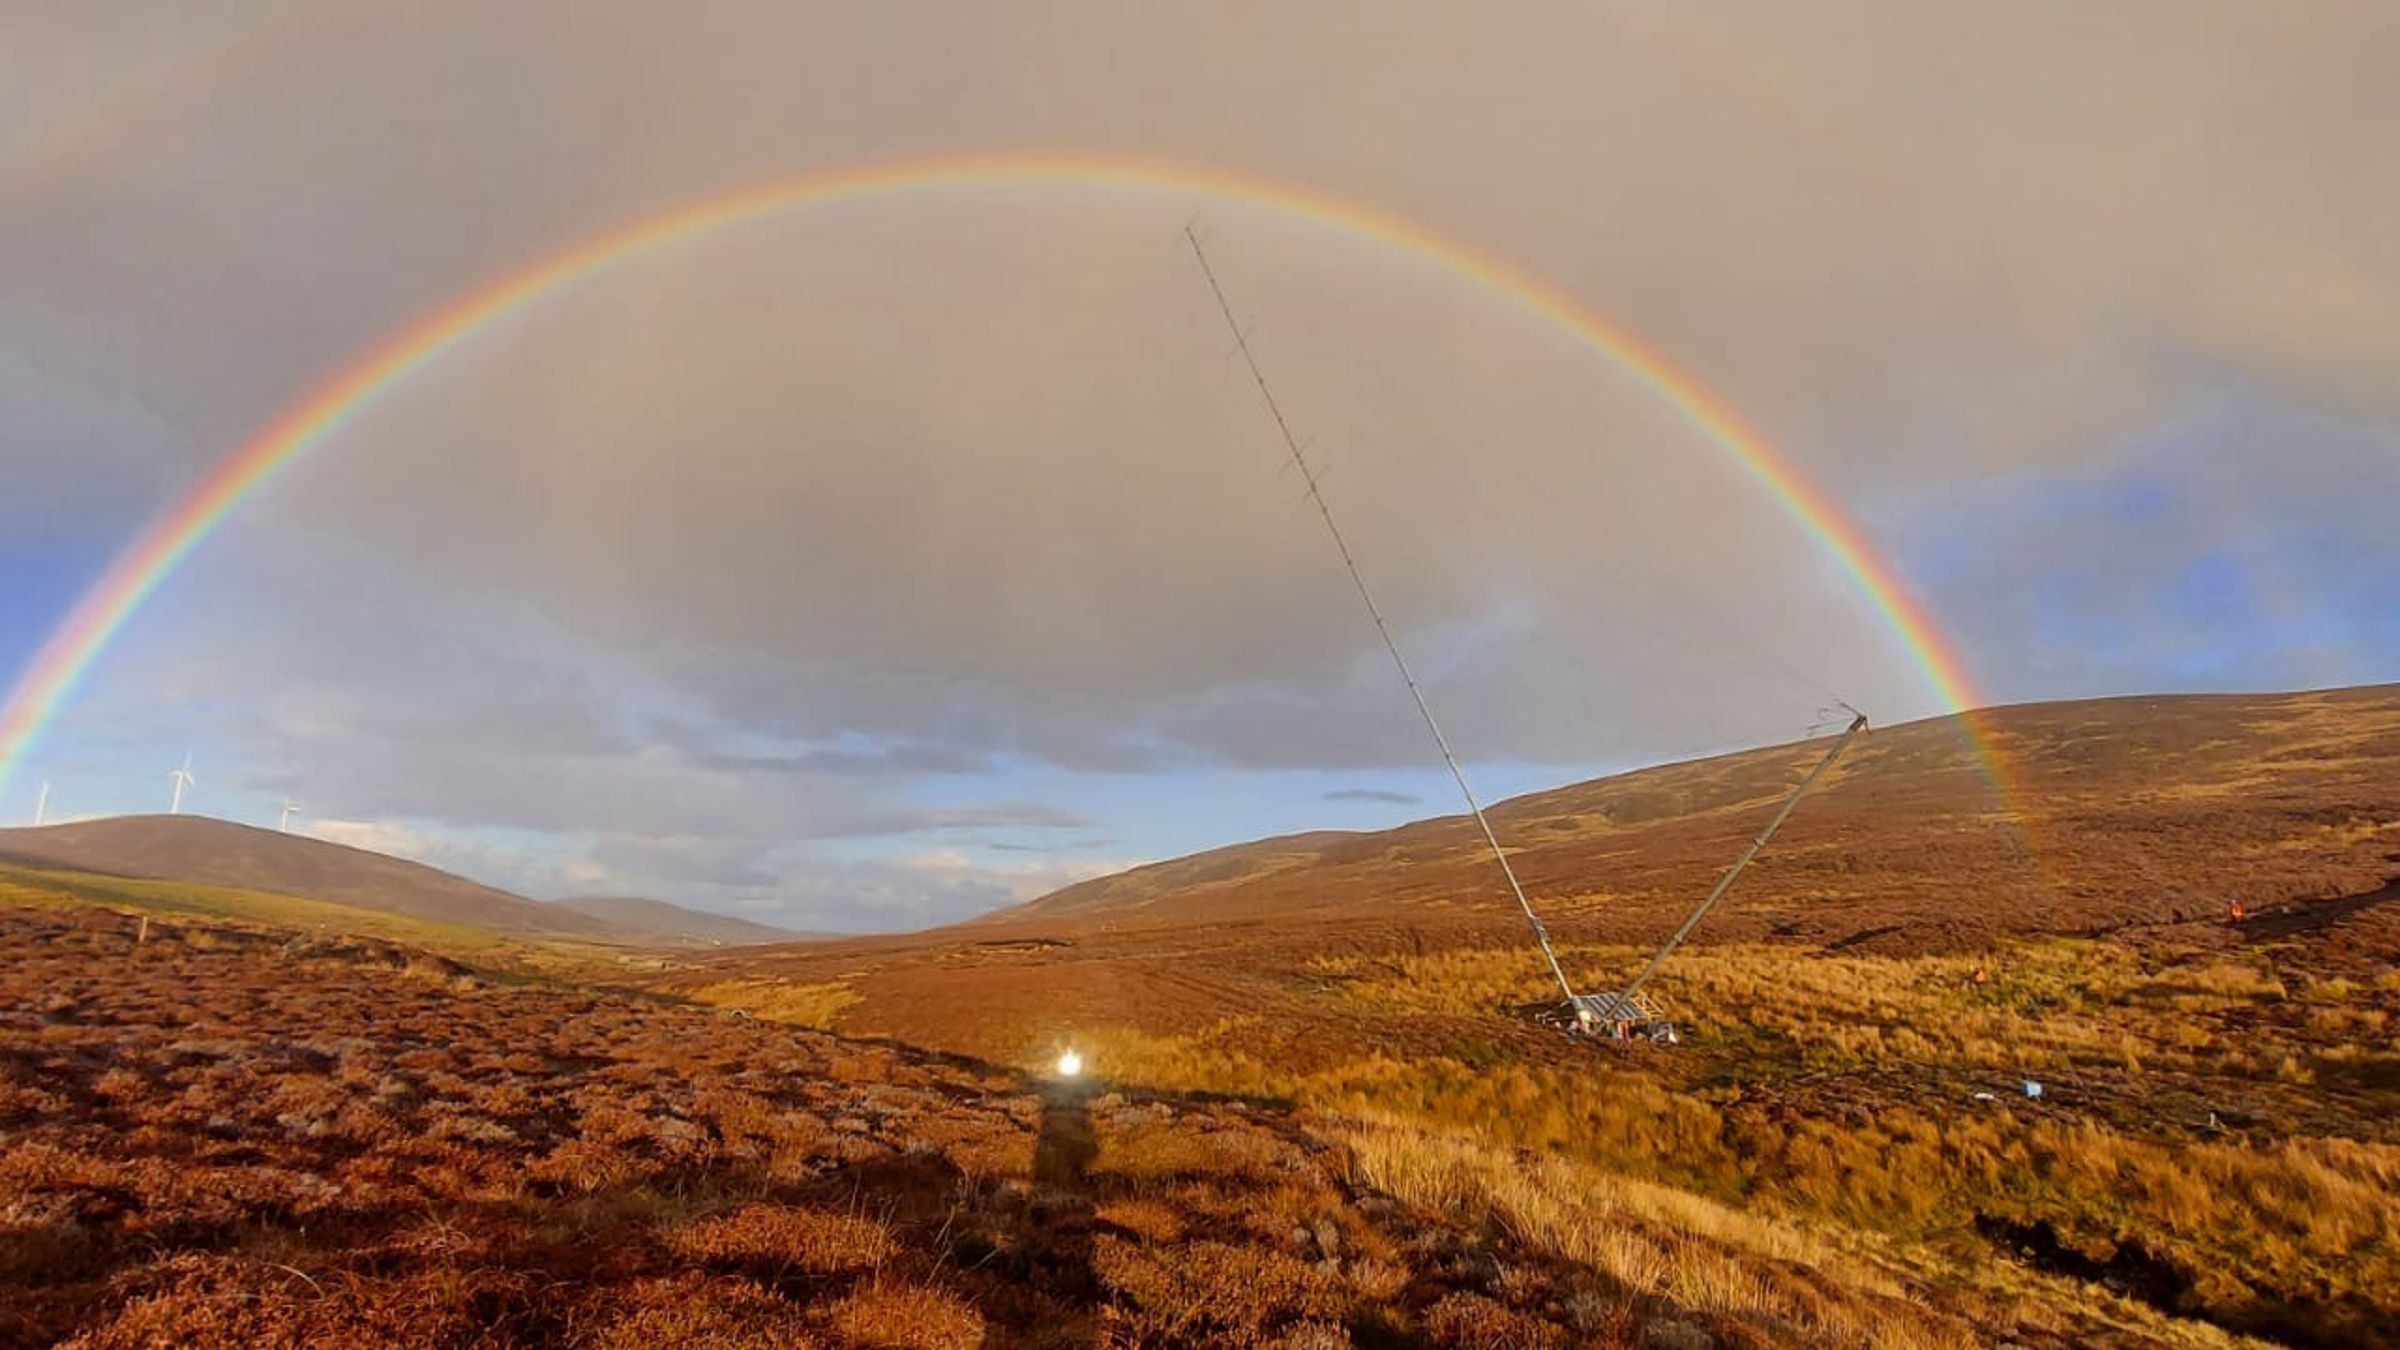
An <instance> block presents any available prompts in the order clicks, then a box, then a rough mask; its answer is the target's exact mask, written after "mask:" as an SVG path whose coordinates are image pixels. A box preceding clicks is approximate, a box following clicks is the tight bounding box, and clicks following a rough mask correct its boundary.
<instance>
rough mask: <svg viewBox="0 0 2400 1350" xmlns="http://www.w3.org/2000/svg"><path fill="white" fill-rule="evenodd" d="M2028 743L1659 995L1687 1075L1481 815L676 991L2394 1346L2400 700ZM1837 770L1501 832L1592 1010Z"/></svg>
mask: <svg viewBox="0 0 2400 1350" xmlns="http://www.w3.org/2000/svg"><path fill="white" fill-rule="evenodd" d="M1989 734H1990V736H1991V737H1992V738H1993V742H1994V743H1995V744H1996V745H1997V746H1999V747H2000V748H2001V749H2002V750H2003V752H2004V753H2005V755H2006V757H2007V759H2008V762H2009V766H2010V774H2009V776H2010V780H2011V783H2012V786H2013V788H2014V790H2015V792H2016V794H2017V802H2018V803H2019V804H2020V805H2024V806H2027V807H2029V808H2030V811H2029V813H2028V814H2026V815H2025V816H2023V817H2018V816H2013V815H2011V814H2010V813H2009V812H2007V811H2004V810H2002V809H2001V807H2000V806H1999V804H1998V802H1997V800H1996V799H1995V798H1994V796H1993V788H1992V784H1991V781H1990V778H1989V777H1988V775H1986V774H1985V773H1984V772H1983V771H1982V770H1981V769H1980V767H1979V766H1978V764H1977V762H1976V760H1975V759H1974V758H1973V756H1972V755H1971V753H1970V751H1969V750H1968V749H1967V748H1966V747H1964V746H1963V745H1962V744H1961V743H1960V742H1959V741H1958V740H1957V736H1956V729H1955V728H1954V727H1953V726H1951V725H1949V724H1946V723H1929V724H1920V725H1917V726H1911V727H1903V728H1897V729H1893V730H1887V731H1882V732H1878V733H1877V734H1876V736H1875V738H1874V739H1873V740H1872V741H1870V742H1869V743H1868V744H1867V745H1866V746H1865V747H1864V748H1862V750H1861V751H1860V752H1859V753H1858V754H1857V755H1856V756H1855V757H1854V758H1852V759H1850V760H1848V761H1846V762H1845V765H1844V767H1843V769H1842V770H1841V771H1840V772H1839V774H1838V776H1837V777H1836V779H1835V781H1834V782H1833V783H1832V784H1831V785H1830V786H1829V788H1828V789H1827V791H1826V792H1825V794H1824V795H1823V796H1822V797H1818V798H1812V799H1811V800H1810V801H1809V802H1808V803H1807V804H1806V805H1805V806H1804V808H1803V809H1802V811H1801V812H1800V813H1799V814H1798V815H1796V816H1795V817H1794V818H1793V822H1792V824H1791V826H1790V827H1789V829H1788V830H1787V832H1786V833H1785V834H1784V835H1783V836H1779V837H1778V839H1777V841H1776V845H1775V848H1774V849H1773V850H1772V851H1771V852H1770V854H1769V855H1767V857H1766V858H1765V859H1764V861H1763V862H1762V865H1761V866H1760V868H1759V869H1758V870H1757V871H1756V872H1755V873H1754V874H1753V875H1752V876H1749V877H1746V878H1745V879H1744V883H1743V887H1742V889H1741V890H1740V891H1738V892H1737V893H1736V895H1735V896H1734V898H1733V899H1732V900H1730V901H1729V902H1728V903H1727V905H1726V906H1725V907H1724V909H1723V911H1721V913H1720V914H1719V915H1718V916H1716V917H1714V918H1712V920H1711V922H1710V924H1709V926H1708V927H1706V928H1704V929H1703V930H1702V934H1701V938H1700V941H1699V943H1698V945H1696V946H1695V947H1693V948H1692V949H1689V950H1688V951H1687V952H1686V953H1685V954H1684V955H1682V956H1680V957H1679V958H1678V959H1677V960H1676V961H1675V962H1674V963H1672V964H1670V965H1669V967H1668V968H1667V970H1666V972H1665V973H1664V974H1663V975H1662V976H1661V978H1660V980H1659V981H1658V983H1657V984H1656V985H1654V986H1653V988H1654V990H1655V992H1656V993H1657V994H1658V995H1659V996H1660V997H1661V999H1662V1000H1663V1002H1664V1003H1665V1004H1666V1006H1667V1008H1668V1010H1669V1012H1670V1014H1671V1015H1673V1016H1674V1017H1676V1018H1677V1019H1678V1020H1679V1021H1681V1022H1682V1023H1683V1024H1684V1025H1685V1026H1686V1028H1687V1029H1688V1031H1689V1036H1688V1038H1687V1040H1686V1043H1685V1044H1684V1045H1683V1046H1681V1047H1680V1048H1677V1049H1675V1050H1671V1051H1670V1050H1665V1049H1650V1048H1645V1049H1639V1050H1625V1049H1617V1048H1608V1047H1595V1046H1591V1045H1587V1044H1580V1043H1574V1042H1570V1041H1567V1040H1566V1039H1564V1038H1563V1037H1561V1036H1559V1035H1557V1034H1556V1033H1553V1032H1551V1031H1548V1030H1546V1029H1544V1028H1542V1027H1539V1026H1537V1025H1535V1024H1534V1023H1533V1022H1532V1021H1531V1020H1530V1019H1529V1018H1528V1017H1527V1015H1526V1013H1527V1011H1528V1010H1529V1009H1530V1008H1533V1007H1536V1006H1539V1005H1540V1004H1541V1003H1542V1002H1543V1001H1544V1000H1551V1001H1555V1000H1556V998H1557V992H1556V988H1555V985H1553V984H1552V983H1551V982H1550V980H1549V977H1548V974H1547V972H1546V971H1545V970H1544V968H1543V966H1542V964H1541V962H1540V959H1539V957H1538V956H1537V955H1535V954H1534V953H1533V952H1532V951H1531V950H1530V949H1529V946H1528V944H1527V941H1526V939H1525V937H1524V934H1523V930H1522V926H1521V923H1520V922H1519V920H1518V919H1517V918H1516V916H1515V914H1514V912H1513V908H1512V907H1511V906H1510V905H1509V903H1508V901H1507V899H1506V897H1505V894H1504V893H1503V892H1501V891H1500V889H1499V886H1498V882H1497V878H1496V875H1495V873H1494V870H1493V868H1492V864H1491V860H1490V859H1489V857H1488V856H1485V855H1482V854H1481V853H1480V852H1479V851H1478V847H1477V845H1476V843H1475V841H1474V840H1473V839H1471V838H1470V836H1469V834H1468V830H1467V828H1466V827H1465V826H1464V825H1463V824H1462V823H1461V822H1458V821H1434V822H1428V823H1425V824H1422V825H1415V826H1409V827H1405V828H1403V829H1400V830H1396V831H1392V832H1389V833H1387V834H1381V835H1349V836H1301V837H1298V838H1294V839H1285V840H1274V841H1267V842H1265V843H1262V844H1259V845H1255V846H1243V847H1240V848H1236V849H1230V850H1220V851H1218V852H1217V853H1215V854H1210V855H1202V856H1201V857H1198V858H1194V859H1186V860H1182V861H1179V862H1175V863H1168V864H1162V865H1160V866H1158V867H1153V868H1145V869H1140V870H1138V871H1136V872H1133V873H1128V874H1126V875H1125V876H1123V877H1119V878H1108V879H1103V880H1101V881H1098V882H1092V883H1086V884H1084V885H1082V886H1078V887H1073V888H1069V889H1068V890H1067V891H1063V892H1060V893H1058V894H1057V895H1056V896H1053V897H1050V898H1048V899H1046V900H1044V901H1039V902H1036V903H1035V904H1033V905H1031V906H1028V907H1025V908H1024V909H1021V910H1019V911H1016V912H1013V913H1011V914H1007V915H1002V916H997V917H995V918H994V919H992V920H989V921H987V922H983V923H978V924H973V925H967V926H963V927H960V928H957V929H952V930H947V931H937V932H932V933H924V934H916V935H910V936H905V937H895V938H884V939H876V940H862V941H855V942H846V943H833V944H825V945H820V946H811V947H806V948H790V949H766V950H759V951H751V952H745V953H738V954H728V955H726V956H725V957H723V958H721V959H702V960H699V961H696V962H694V963H693V964H692V965H691V966H690V967H689V968H685V969H678V970H675V971H671V972H668V973H666V974H665V975H663V976H662V977H660V979H659V985H660V987H662V988H665V989H669V990H673V991H676V992H681V993H685V994H688V995H691V996H694V997H700V998H706V999H711V1000H722V1001H726V1002H729V1003H739V1004H741V1005H742V1006H746V1007H750V1008H753V1009H756V1010H758V1011H759V1015H761V1016H777V1015H785V1016H790V1017H791V1018H792V1019H793V1020H795V1021H801V1022H807V1023H810V1024H813V1025H819V1026H824V1027H830V1028H833V1029H836V1030H839V1031H841V1032H844V1033H850V1034H871V1035H889V1036H895V1037H900V1038H903V1039H906V1040H909V1041H912V1042H915V1043H918V1044H924V1045H928V1046H934V1047H939V1048H944V1049H950V1050H956V1051H959V1052H962V1053H968V1054H974V1055H978V1056H982V1057H985V1058H989V1059H993V1060H997V1061H1000V1062H1004V1063H1012V1064H1020V1065H1027V1066H1032V1065H1037V1064H1040V1063H1042V1062H1044V1061H1045V1059H1047V1058H1048V1057H1049V1056H1051V1055H1053V1054H1055V1053H1056V1051H1057V1048H1058V1047H1059V1046H1060V1045H1062V1044H1066V1043H1070V1042H1071V1043H1073V1044H1075V1045H1077V1046H1079V1047H1081V1048H1082V1049H1083V1050H1084V1051H1085V1053H1086V1054H1087V1055H1088V1056H1089V1057H1090V1058H1091V1060H1092V1061H1093V1062H1094V1063H1095V1064H1098V1065H1100V1066H1103V1068H1104V1069H1105V1071H1107V1072H1110V1073H1112V1074H1117V1075H1120V1076H1122V1077H1124V1078H1126V1079H1129V1080H1133V1081H1139V1082H1144V1083H1149V1084H1153V1085H1157V1086H1160V1087H1166V1088H1174V1089H1179V1090H1196V1091H1220V1092H1235V1093H1243V1094H1248V1095H1253V1096H1261V1097H1271V1098H1276V1099H1281V1100H1289V1101H1293V1102H1296V1103H1300V1104H1303V1105H1306V1106H1309V1107H1312V1108H1314V1109H1318V1110H1323V1111H1329V1112H1337V1113H1341V1114H1343V1115H1345V1116H1350V1117H1362V1118H1363V1117H1373V1118H1387V1119H1394V1120H1399V1121H1405V1122H1408V1123H1409V1124H1410V1126H1411V1127H1412V1128H1417V1129H1430V1128H1441V1129H1454V1130H1461V1131H1464V1132H1465V1133H1466V1134H1467V1136H1468V1138H1469V1139H1470V1140H1471V1142H1472V1143H1473V1144H1474V1145H1475V1146H1477V1147H1484V1148H1500V1149H1504V1150H1505V1149H1513V1148H1523V1149H1529V1150H1533V1151H1535V1152H1536V1153H1538V1154H1540V1155H1542V1156H1545V1157H1552V1158H1559V1159H1565V1160H1573V1161H1577V1162H1580V1163H1581V1164H1584V1165H1588V1166H1592V1167H1596V1168H1598V1169H1600V1170H1601V1171H1603V1172H1605V1173H1607V1174H1610V1175H1615V1176H1619V1177H1631V1178H1637V1179H1640V1180H1641V1181H1643V1182H1646V1183H1649V1184H1655V1185H1662V1186H1667V1187H1670V1188H1673V1189H1675V1190H1677V1191H1678V1192H1681V1193H1687V1194H1696V1195H1699V1196H1704V1197H1707V1198H1708V1199H1709V1200H1711V1201H1712V1202H1714V1203H1719V1204H1723V1205H1727V1206H1732V1207H1734V1208H1736V1209H1738V1210H1739V1211H1740V1212H1742V1213H1744V1214H1748V1215H1754V1216H1764V1217H1768V1218H1774V1219H1777V1220H1779V1221H1789V1222H1798V1223H1803V1224H1821V1225H1831V1226H1832V1227H1833V1228H1834V1229H1835V1230H1836V1231H1840V1232H1843V1233H1846V1234H1853V1235H1856V1234H1872V1235H1875V1236H1876V1238H1877V1240H1882V1241H1893V1242H1901V1243H1909V1244H1930V1245H1933V1246H1936V1247H1939V1248H1942V1249H1943V1250H1947V1251H1951V1252H1956V1253H1980V1256H1979V1258H1978V1259H1981V1260H1984V1261H1989V1262H2001V1263H2009V1264H2013V1265H2015V1266H2016V1267H2018V1268H2020V1269H2024V1270H2033V1271H2051V1272H2072V1273H2078V1274H2081V1275H2083V1276H2087V1277H2090V1278H2094V1279H2100V1280H2105V1281H2109V1282H2112V1283H2113V1286H2114V1287H2116V1288H2119V1289H2121V1290H2124V1291H2126V1292H2127V1293H2129V1294H2130V1295H2132V1296H2134V1297H2136V1298H2139V1299H2141V1300H2144V1301H2146V1302H2147V1303H2148V1304H2149V1305H2150V1306H2152V1307H2155V1308H2158V1309H2160V1310H2163V1311H2167V1312H2171V1313H2172V1314H2174V1315H2175V1316H2177V1317H2179V1318H2183V1319H2185V1320H2187V1321H2189V1322H2191V1323H2193V1324H2197V1325H2213V1326H2218V1327H2222V1328H2229V1329H2234V1330H2238V1331H2243V1332H2249V1333H2254V1334H2259V1335H2266V1336H2272V1337H2274V1338H2276V1339H2278V1340H2282V1341H2285V1342H2287V1343H2291V1344H2300V1345H2319V1346H2337V1345H2354V1344H2359V1343H2362V1342H2373V1341H2377V1340H2385V1341H2392V1340H2400V1216H2396V1213H2395V1211H2394V1209H2393V1207H2392V1206H2391V1205H2390V1203H2389V1199H2388V1197H2389V1195H2390V1194H2391V1192H2392V1190H2393V1188H2394V1187H2395V1186H2396V1185H2400V1125H2396V1124H2395V1123H2394V1122H2395V1121H2400V884H2394V880H2393V879H2394V878H2396V877H2400V689H2394V688H2390V687H2385V688H2378V689H2364V690H2349V691H2334V692H2328V693H2317V694H2300V695H2278V696H2266V697H2244V698H2197V699H2162V700H2118V701H2110V702H2102V703H2091V704H2065V705H2055V706H2044V707H2031V708H2019V709H2006V710H2002V711H2001V712H2000V713H1998V714H1996V715H1994V717H1993V718H1992V719H1991V728H1990V731H1989ZM1812 754H1813V752H1812V751H1811V750H1810V749H1809V748H1807V747H1785V748H1779V749H1775V750H1769V751H1760V752H1755V753H1751V754H1746V755H1736V756H1728V757H1724V758H1721V759H1716V760H1708V761H1701V762H1697V763H1694V764H1687V765H1676V766H1670V767H1668V768H1664V769H1658V770H1651V771H1647V772H1644V773H1640V774H1632V775H1627V776H1624V777H1621V778H1617V779H1609V780H1604V781H1601V782H1598V783H1592V784H1584V785H1580V786H1577V787H1573V788H1568V789H1563V790H1560V791H1558V792H1552V793H1544V794H1537V795H1535V796H1533V797H1529V798H1524V799H1520V800H1519V801H1516V802H1512V803H1509V804H1508V805H1507V806H1506V807H1504V808H1503V809H1502V811H1501V812H1500V813H1499V824H1500V827H1501V832H1502V834H1503V837H1504V838H1505V839H1506V840H1507V841H1508V842H1509V844H1510V846H1511V848H1512V849H1513V850H1514V851H1515V858H1516V860H1517V863H1518V865H1519V867H1520V870H1521V872H1522V874H1523V875H1524V876H1525V877H1526V878H1527V881H1528V884H1529V888H1530V889H1531V890H1532V891H1533V893H1534V894H1535V896H1536V898H1537V902H1538V903H1539V904H1540V905H1541V906H1542V907H1543V908H1544V910H1545V912H1546V913H1550V914H1553V915H1555V916H1557V917H1556V918H1555V919H1554V921H1553V923H1552V928H1553V930H1554V931H1555V932H1556V933H1557V934H1558V935H1559V936H1560V938H1561V940H1562V942H1563V951H1562V956H1563V959H1564V961H1565V964H1566V966H1567V968H1568V969H1569V971H1570V972H1571V974H1572V975H1573V976H1574V977H1575V978H1576V979H1577V980H1578V981H1579V983H1580V984H1581V985H1582V986H1583V987H1586V988H1591V987H1606V986H1607V985H1609V984H1610V983H1613V982H1616V981H1621V980H1623V979H1625V978H1627V977H1628V976H1629V975H1630V974H1631V973H1632V972H1633V971H1634V970H1635V969H1636V968H1638V966H1639V964H1640V963H1641V961H1642V959H1643V958H1644V957H1645V956H1646V955H1647V946H1646V944H1648V943H1651V942H1654V941H1655V940H1656V939H1657V938H1658V937H1659V936H1661V935H1663V934H1664V932H1665V931H1667V929H1668V928H1669V927H1670V926H1671V925H1672V924H1673V923H1674V922H1675V921H1676V920H1677V919H1679V918H1680V917H1681V916H1682V914H1683V912H1684V911H1685V910H1686V908H1688V906H1689V904H1690V903H1691V901H1692V899H1693V898H1694V897H1696V896H1697V895H1698V894H1700V893H1701V892H1702V891H1703V890H1704V889H1705V888H1706V886H1707V885H1708V883H1709V882H1710V881H1711V880H1712V879H1713V878H1714V876H1715V875H1716V873H1717V871H1718V870H1719V869H1721V868H1722V867H1723V866H1724V865H1725V864H1726V863H1727V862H1728V861H1729V860H1730V859H1731V858H1732V856H1733V854H1734V853H1735V852H1736V851H1737V849H1738V848H1739V846H1740V844H1741V842H1742V841H1743V840H1744V839H1745V838H1746V837H1747V835H1748V833H1749V832H1750V831H1753V830H1755V828H1756V827H1757V825H1758V824H1759V822H1760V821H1761V820H1762V819H1763V817H1764V815H1765V813H1766V812H1767V811H1769V810H1771V809H1772V804H1773V801H1774V799H1775V797H1776V795H1777V794H1778V793H1779V792H1780V791H1782V790H1784V788H1785V786H1786V785H1787V784H1788V783H1790V782H1791V781H1792V780H1793V777H1794V776H1795V775H1796V774H1797V773H1798V772H1800V771H1801V770H1802V769H1803V768H1804V766H1805V765H1806V763H1807V762H1808V761H1809V760H1810V759H1811V758H1812ZM2020 826H2022V827H2023V828H2020ZM2228 896H2240V897H2242V898H2244V899H2245V900H2246V901H2247V902H2248V904H2249V907H2250V911H2251V915H2252V917H2251V918H2250V919H2249V921H2248V922H2246V923H2243V924H2240V925H2234V924H2231V923H2229V922H2227V921H2226V918H2225V913H2224V909H2223V905H2224V901H2225V899H2226V898H2227V897H2228ZM2027 1080H2033V1081H2036V1082H2038V1083H2040V1084H2041V1085H2042V1089H2043V1095H2042V1096H2041V1097H2039V1098H2038V1099H2037V1098H2029V1097H2028V1096H2027V1095H2026V1094H2025V1091H2024V1087H2023V1084H2024V1083H2025V1081H2027Z"/></svg>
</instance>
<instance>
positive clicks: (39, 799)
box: [33, 778, 50, 830]
mask: <svg viewBox="0 0 2400 1350" xmlns="http://www.w3.org/2000/svg"><path fill="white" fill-rule="evenodd" d="M49 818H50V780H49V779H47V778H45V779H43V780H42V790H41V794H40V795H39V796H36V797H35V798H34V799H33V826H34V828H35V829H37V830H38V829H40V828H41V827H42V824H43V823H44V822H45V821H47V820H48V819H49Z"/></svg>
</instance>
